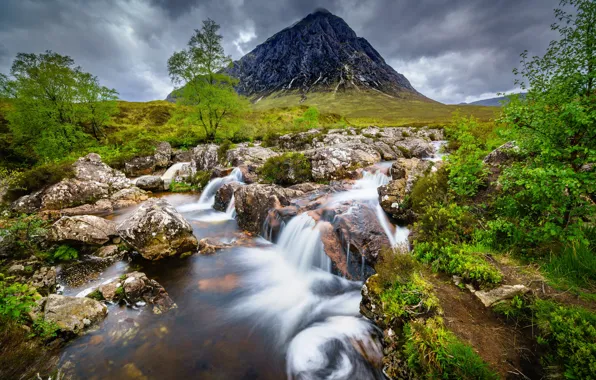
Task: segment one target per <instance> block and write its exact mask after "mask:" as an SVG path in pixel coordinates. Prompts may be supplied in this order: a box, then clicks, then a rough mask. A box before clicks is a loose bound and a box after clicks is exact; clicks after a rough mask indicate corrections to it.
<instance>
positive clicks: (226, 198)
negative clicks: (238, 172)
mask: <svg viewBox="0 0 596 380" xmlns="http://www.w3.org/2000/svg"><path fill="white" fill-rule="evenodd" d="M241 186H242V185H241V184H240V183H238V182H230V183H226V184H225V185H223V186H222V187H220V188H219V189H218V190H217V192H216V193H215V203H214V204H213V208H214V209H215V210H217V211H221V212H225V211H226V210H227V208H228V205H229V204H230V201H231V200H232V198H233V197H234V192H235V191H236V190H237V189H238V188H239V187H241Z"/></svg>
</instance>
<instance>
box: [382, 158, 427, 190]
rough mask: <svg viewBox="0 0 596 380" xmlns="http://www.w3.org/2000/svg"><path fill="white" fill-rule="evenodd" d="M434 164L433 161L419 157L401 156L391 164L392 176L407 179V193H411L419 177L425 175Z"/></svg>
mask: <svg viewBox="0 0 596 380" xmlns="http://www.w3.org/2000/svg"><path fill="white" fill-rule="evenodd" d="M432 166H433V162H432V161H426V160H420V159H418V158H400V159H399V160H397V161H395V162H394V163H393V164H392V165H391V170H390V173H391V178H393V179H394V180H396V179H405V180H406V189H405V190H406V193H409V192H410V191H411V190H412V187H413V186H414V183H415V182H416V180H418V178H420V177H422V176H424V174H426V172H428V170H430V168H431V167H432Z"/></svg>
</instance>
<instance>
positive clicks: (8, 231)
mask: <svg viewBox="0 0 596 380" xmlns="http://www.w3.org/2000/svg"><path fill="white" fill-rule="evenodd" d="M48 225H49V223H48V222H47V221H45V220H42V219H40V218H39V217H38V216H37V215H25V214H23V215H20V216H18V217H16V218H14V219H10V220H7V221H6V223H5V224H4V225H3V227H4V229H0V237H1V238H2V239H3V242H4V244H7V245H10V246H11V247H12V252H11V253H12V256H13V257H18V256H25V255H29V256H30V255H33V254H37V253H38V245H37V240H38V238H39V237H40V236H43V235H45V234H46V232H47V227H48Z"/></svg>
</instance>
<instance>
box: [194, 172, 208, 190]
mask: <svg viewBox="0 0 596 380" xmlns="http://www.w3.org/2000/svg"><path fill="white" fill-rule="evenodd" d="M210 180H211V172H209V171H207V170H197V172H196V173H195V174H194V175H193V176H192V177H191V178H190V183H191V184H192V185H194V186H196V188H197V189H204V188H205V186H207V184H208V183H209V181H210Z"/></svg>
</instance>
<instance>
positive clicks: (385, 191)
mask: <svg viewBox="0 0 596 380" xmlns="http://www.w3.org/2000/svg"><path fill="white" fill-rule="evenodd" d="M377 192H378V193H379V203H380V204H381V207H382V208H383V210H384V211H385V212H386V213H387V214H389V215H391V216H392V217H394V218H396V219H399V217H398V216H399V215H400V214H402V213H403V210H402V207H401V204H402V202H403V201H404V198H405V196H406V179H405V178H402V179H397V180H393V181H391V182H389V183H388V184H387V185H383V186H379V188H377Z"/></svg>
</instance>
